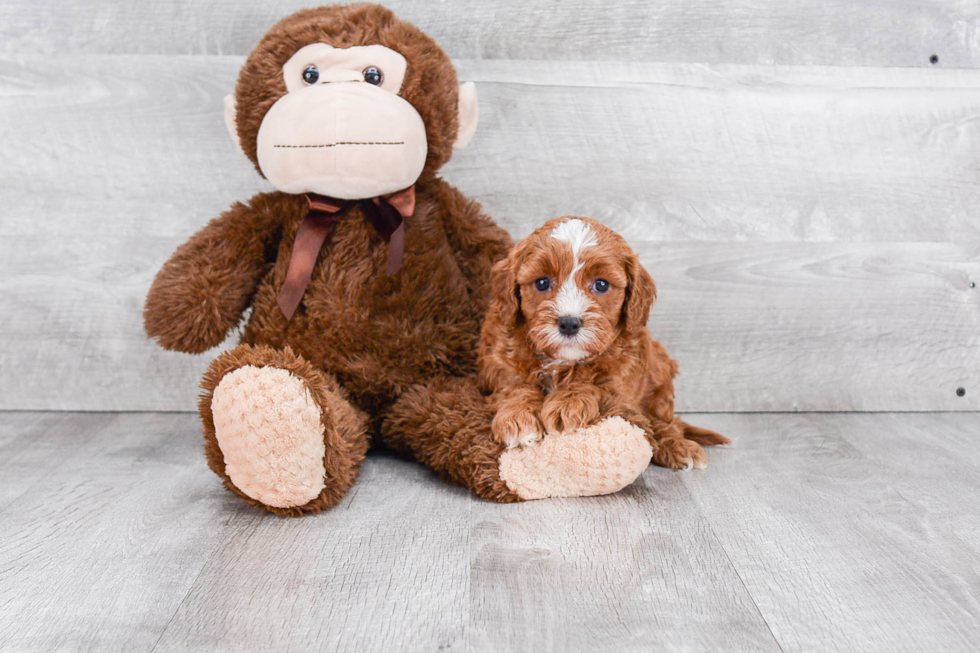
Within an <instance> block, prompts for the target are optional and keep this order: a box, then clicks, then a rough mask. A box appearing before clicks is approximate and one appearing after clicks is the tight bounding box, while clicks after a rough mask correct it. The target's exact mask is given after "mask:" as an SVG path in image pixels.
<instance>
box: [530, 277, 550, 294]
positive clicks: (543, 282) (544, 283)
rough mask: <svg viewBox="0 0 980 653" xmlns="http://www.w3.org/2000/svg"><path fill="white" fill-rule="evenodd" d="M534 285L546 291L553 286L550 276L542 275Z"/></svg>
mask: <svg viewBox="0 0 980 653" xmlns="http://www.w3.org/2000/svg"><path fill="white" fill-rule="evenodd" d="M534 287H535V288H537V289H538V290H540V291H541V292H545V291H546V290H548V289H549V288H551V279H549V278H548V277H541V278H540V279H537V280H535V282H534Z"/></svg>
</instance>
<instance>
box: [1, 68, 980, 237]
mask: <svg viewBox="0 0 980 653" xmlns="http://www.w3.org/2000/svg"><path fill="white" fill-rule="evenodd" d="M240 64H241V59H240V58H237V57H135V58H134V57H128V56H126V57H124V56H86V57H71V58H63V59H55V60H52V59H51V58H49V57H43V58H41V57H28V58H13V59H9V60H7V61H4V62H3V63H0V70H2V72H3V75H2V76H0V89H2V90H0V118H2V120H0V136H2V137H3V138H4V142H5V143H6V147H7V151H9V152H11V153H12V156H11V157H9V158H8V159H5V161H4V163H3V164H0V184H2V187H3V188H4V200H5V202H4V208H3V211H4V220H3V222H2V223H0V236H7V235H20V234H33V233H36V232H37V230H38V229H39V228H40V226H41V225H42V224H50V225H56V226H57V229H58V231H57V233H59V234H61V235H68V234H77V233H85V234H92V235H102V234H123V233H125V234H132V235H140V236H157V235H159V236H170V237H178V236H179V237H181V239H183V238H185V237H186V236H187V235H189V234H190V233H191V232H193V231H194V230H196V229H197V228H199V227H200V226H201V225H203V224H204V223H205V222H206V221H207V220H208V219H210V218H211V217H213V216H214V215H216V214H217V213H219V212H220V211H222V210H224V209H225V208H226V207H227V206H228V205H229V204H230V203H231V202H232V201H235V200H239V199H243V198H247V197H249V196H250V195H251V194H253V193H255V192H258V191H260V190H267V189H268V188H269V186H268V185H267V184H266V183H265V182H263V181H262V180H261V179H260V178H259V176H258V175H257V174H256V172H255V170H254V168H253V167H252V165H251V164H250V163H249V162H248V161H246V160H245V159H244V158H243V157H242V156H240V155H239V154H237V153H236V152H235V150H234V146H233V144H232V143H231V140H230V138H229V137H228V135H227V133H226V131H225V129H224V124H223V118H222V109H221V106H222V104H221V102H222V97H223V96H224V95H225V94H226V93H228V92H230V91H231V90H232V89H233V87H234V80H235V75H236V74H237V71H238V68H239V66H240ZM458 64H459V69H460V76H461V78H462V79H473V80H476V81H477V83H478V88H479V94H480V102H481V119H480V120H481V123H480V127H479V128H478V130H477V133H476V137H475V140H474V142H473V143H472V144H471V145H470V147H469V148H467V149H465V150H462V151H460V152H458V153H457V154H456V156H455V159H454V160H453V161H452V162H451V163H450V165H449V166H447V168H446V169H445V173H446V177H447V179H449V180H450V181H451V182H453V183H455V184H456V185H458V186H459V187H460V188H461V189H462V190H463V191H464V192H465V193H467V194H468V195H470V196H472V197H474V198H475V199H477V200H479V201H481V202H482V203H483V204H484V205H485V207H486V209H487V210H488V212H489V213H490V214H491V215H493V216H494V217H495V218H496V219H497V220H498V221H499V222H500V223H501V224H503V225H504V226H506V227H507V228H508V229H510V230H511V231H512V232H513V233H514V234H515V235H517V236H523V235H525V234H526V233H528V232H530V231H531V229H533V228H534V227H535V226H537V225H538V224H540V223H542V222H544V221H545V220H547V219H549V218H551V217H555V216H557V215H564V214H568V213H577V214H584V215H592V216H594V217H597V218H600V219H603V220H604V221H606V222H608V223H609V224H610V225H611V226H613V227H614V228H616V229H617V230H619V231H621V232H622V233H624V234H625V235H627V236H628V237H631V238H639V239H643V238H650V239H657V240H692V239H693V240H709V241H711V240H713V241H720V242H729V241H834V240H847V241H868V242H878V241H902V240H909V241H944V240H951V241H957V242H960V241H963V240H972V241H973V242H980V221H978V220H977V219H976V215H980V174H978V173H977V170H978V169H980V120H978V119H977V116H978V114H980V71H972V70H970V71H939V70H926V71H923V70H910V69H887V70H882V69H859V70H853V69H826V68H815V69H814V68H772V67H745V66H716V67H704V66H688V65H645V64H623V65H622V66H618V65H617V66H614V67H612V68H608V67H605V66H603V65H600V64H595V63H579V64H561V65H559V64H553V63H548V62H537V63H536V62H514V61H508V62H468V61H462V62H458ZM52 67H55V68H57V69H58V70H59V71H60V72H59V74H60V75H61V76H62V79H61V80H60V81H59V83H58V84H56V85H52V84H51V82H50V79H49V70H50V69H51V68H52ZM52 188H57V189H59V190H61V191H63V192H60V193H52V192H51V189H52Z"/></svg>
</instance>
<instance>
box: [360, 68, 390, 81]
mask: <svg viewBox="0 0 980 653" xmlns="http://www.w3.org/2000/svg"><path fill="white" fill-rule="evenodd" d="M384 78H385V76H384V73H382V72H381V70H380V69H379V68H376V67H374V66H368V67H367V68H365V69H364V81H365V82H367V83H368V84H374V85H375V86H381V82H383V81H384Z"/></svg>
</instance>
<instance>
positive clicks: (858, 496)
mask: <svg viewBox="0 0 980 653" xmlns="http://www.w3.org/2000/svg"><path fill="white" fill-rule="evenodd" d="M690 417H691V419H692V421H694V423H696V424H698V425H700V426H705V427H708V428H717V429H721V430H722V431H723V432H725V433H726V434H728V435H730V436H734V437H735V438H736V443H735V446H734V447H732V448H731V449H728V450H719V451H716V452H712V454H713V455H711V464H710V465H709V468H708V470H707V472H706V473H704V474H690V475H686V476H684V477H683V478H684V481H685V485H686V487H687V488H688V489H689V490H690V492H691V493H692V495H693V496H694V497H695V499H696V501H697V504H698V505H699V507H700V508H701V509H702V511H703V513H704V515H705V516H706V518H707V519H708V521H709V523H710V524H711V528H712V531H713V533H714V534H715V536H716V537H717V538H718V541H719V542H720V543H721V546H722V547H724V549H725V552H726V553H727V555H728V557H729V558H730V560H731V562H732V563H733V565H734V566H735V568H736V569H737V571H738V574H739V577H740V578H741V579H742V581H743V582H744V583H745V586H746V588H747V589H748V590H749V593H750V594H751V595H752V597H753V599H754V600H755V602H756V603H757V605H758V606H759V609H760V610H761V612H762V614H763V615H764V616H765V618H766V621H767V622H768V624H769V626H770V628H771V629H772V633H773V635H774V636H775V637H776V639H777V640H778V642H779V645H780V647H781V648H782V649H783V650H787V651H789V650H800V651H808V650H829V649H833V650H862V651H879V650H880V651H899V650H901V651H921V650H943V651H963V652H967V651H974V650H976V643H977V641H980V548H978V547H977V546H976V542H977V536H978V535H980V531H978V530H977V528H976V526H977V520H976V519H975V518H974V513H975V506H974V505H971V504H973V503H974V502H973V501H972V500H970V499H965V498H964V500H963V501H958V502H954V503H952V504H951V505H950V510H948V511H947V512H946V514H945V515H944V516H943V517H944V518H938V516H933V515H930V514H929V510H930V509H931V505H934V503H932V502H933V501H935V499H936V498H938V496H940V495H943V496H946V495H947V493H951V492H955V491H956V489H957V488H959V487H965V486H970V487H971V488H972V490H971V496H972V495H975V491H974V490H975V485H976V483H975V480H976V479H977V478H978V477H980V465H977V464H976V463H977V461H976V457H975V456H972V455H970V456H962V455H959V454H958V453H955V452H959V451H964V450H966V449H969V448H972V447H974V442H975V440H976V434H977V431H978V428H980V416H978V415H976V414H971V415H962V416H957V415H942V414H935V413H933V414H928V415H905V414H903V415H893V414H878V415H858V416H855V415H848V414H840V415H829V414H826V415H816V414H810V415H786V414H769V415H692V416H690ZM927 433H943V434H944V435H943V436H940V437H941V438H942V439H943V440H944V441H946V442H947V443H948V444H950V445H952V444H953V443H955V448H954V449H953V452H954V455H953V456H951V457H949V458H946V459H945V460H944V461H943V463H942V466H941V467H937V466H935V463H936V456H934V455H932V449H933V447H934V446H935V442H936V440H937V439H939V438H930V437H928V436H925V434H927ZM924 436H925V437H924ZM875 442H878V443H881V445H882V446H880V447H878V446H875V445H874V444H873V443H875ZM896 451H898V452H903V453H902V454H901V456H900V459H905V460H908V458H907V457H908V456H909V455H917V456H921V457H922V458H921V460H922V462H923V465H922V467H921V468H920V469H921V470H922V471H923V473H924V474H926V475H930V476H931V477H932V478H933V479H934V480H935V481H936V483H937V484H938V485H937V486H936V487H934V488H931V489H928V490H927V491H926V494H925V495H923V494H920V493H919V491H918V490H920V489H922V488H924V487H925V486H924V485H918V484H917V485H915V486H913V485H908V484H906V483H905V481H904V480H903V479H902V478H901V476H900V475H896V474H895V473H894V472H896V471H899V470H900V469H907V467H906V466H905V465H904V464H902V463H901V462H899V464H898V465H895V464H894V461H896V458H895V453H896ZM940 469H941V472H940ZM930 497H931V499H930ZM924 498H925V499H926V500H925V501H923V499H924Z"/></svg>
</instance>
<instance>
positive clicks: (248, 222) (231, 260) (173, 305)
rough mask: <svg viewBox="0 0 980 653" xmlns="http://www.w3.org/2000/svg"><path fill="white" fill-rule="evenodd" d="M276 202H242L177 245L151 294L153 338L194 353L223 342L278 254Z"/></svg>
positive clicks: (148, 323) (148, 316) (146, 322)
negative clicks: (273, 205)
mask: <svg viewBox="0 0 980 653" xmlns="http://www.w3.org/2000/svg"><path fill="white" fill-rule="evenodd" d="M272 204H273V202H271V201H269V198H268V197H267V196H265V195H257V196H255V197H253V198H252V199H251V200H250V201H249V203H248V204H247V205H245V204H242V203H240V202H237V203H235V204H234V205H232V207H231V208H230V209H228V210H227V211H225V212H224V213H223V214H221V216H220V217H217V218H215V219H214V220H212V221H211V222H209V223H208V224H207V226H205V227H204V228H203V229H201V230H200V231H198V232H197V233H196V234H194V235H193V236H192V237H191V239H190V240H188V241H187V242H186V243H184V244H183V245H181V246H180V247H178V248H177V251H175V252H174V253H173V255H171V257H170V259H169V260H167V262H166V263H164V265H163V267H162V268H161V269H160V271H159V272H158V273H157V276H156V279H154V281H153V285H152V286H150V292H149V293H148V294H147V296H146V305H145V307H144V309H143V327H144V329H145V330H146V333H147V335H148V336H150V337H151V338H156V339H157V341H158V342H159V343H160V345H161V346H163V347H164V348H166V349H172V350H175V351H183V352H188V353H194V354H197V353H201V352H203V351H206V350H208V349H210V348H211V347H215V346H217V345H219V344H221V342H222V341H223V340H224V339H225V336H226V335H227V333H228V331H229V330H230V329H232V328H233V327H235V326H236V325H237V324H238V322H239V321H240V320H241V316H242V313H243V312H244V310H245V309H246V308H247V307H248V305H249V302H250V301H251V297H252V293H253V292H254V291H255V287H256V284H257V282H258V280H259V278H260V277H261V275H262V274H263V272H264V271H265V270H266V269H267V266H268V265H269V263H270V261H271V260H273V259H274V257H275V252H276V247H277V245H278V240H279V237H280V221H279V219H278V217H277V215H276V213H277V212H276V211H274V210H273V207H272Z"/></svg>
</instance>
